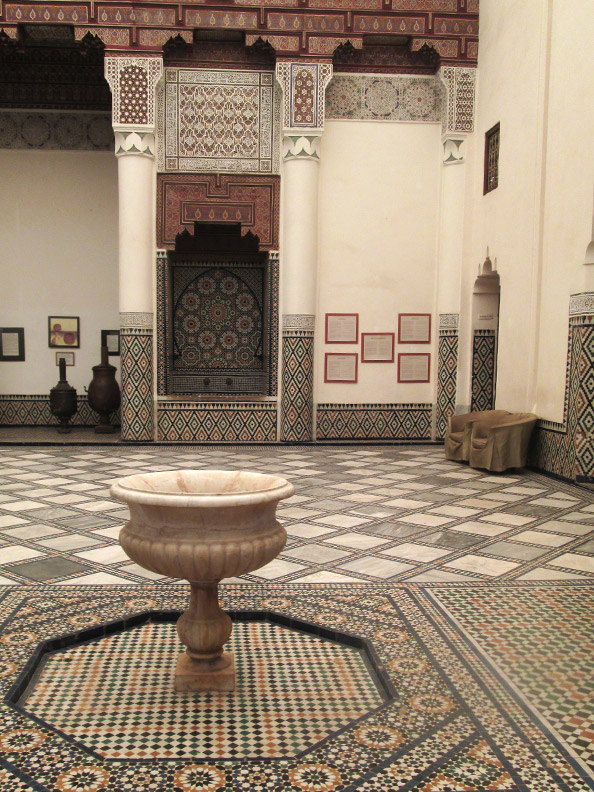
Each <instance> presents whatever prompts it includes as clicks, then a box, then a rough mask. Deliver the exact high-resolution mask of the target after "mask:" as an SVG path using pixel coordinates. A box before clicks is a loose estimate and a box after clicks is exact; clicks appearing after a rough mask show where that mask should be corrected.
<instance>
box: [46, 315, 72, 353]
mask: <svg viewBox="0 0 594 792" xmlns="http://www.w3.org/2000/svg"><path fill="white" fill-rule="evenodd" d="M47 334H48V339H47V341H48V346H49V347H50V349H62V348H63V347H68V348H69V349H80V317H78V316H48V318H47Z"/></svg>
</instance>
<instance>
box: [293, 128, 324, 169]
mask: <svg viewBox="0 0 594 792" xmlns="http://www.w3.org/2000/svg"><path fill="white" fill-rule="evenodd" d="M321 139H322V136H321V135H299V134H292V135H289V134H285V135H283V161H284V162H289V161H290V160H294V159H300V160H301V159H310V160H314V161H315V162H319V161H320V152H319V148H320V141H321Z"/></svg>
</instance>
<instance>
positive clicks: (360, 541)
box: [323, 533, 391, 550]
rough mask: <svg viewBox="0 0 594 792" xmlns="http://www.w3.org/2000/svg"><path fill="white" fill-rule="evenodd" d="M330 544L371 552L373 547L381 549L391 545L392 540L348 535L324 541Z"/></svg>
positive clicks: (364, 535) (362, 535)
mask: <svg viewBox="0 0 594 792" xmlns="http://www.w3.org/2000/svg"><path fill="white" fill-rule="evenodd" d="M323 541H324V542H328V544H336V545H340V546H341V547H352V548H353V549H355V550H369V549H371V548H372V547H379V546H380V545H383V544H389V543H390V541H391V540H390V539H381V538H379V537H377V536H369V534H362V533H361V534H358V533H347V534H342V535H341V536H334V537H330V538H328V539H324V540H323Z"/></svg>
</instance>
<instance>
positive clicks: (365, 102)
mask: <svg viewBox="0 0 594 792" xmlns="http://www.w3.org/2000/svg"><path fill="white" fill-rule="evenodd" d="M326 117H327V118H329V119H334V118H352V119H359V120H380V121H416V122H421V121H422V122H431V123H435V122H439V121H440V120H441V105H440V99H439V86H438V85H437V83H436V80H435V77H410V76H407V75H384V74H382V75H379V74H378V75H362V74H361V75H344V74H335V75H334V76H333V78H332V80H331V81H330V84H329V85H328V88H327V90H326Z"/></svg>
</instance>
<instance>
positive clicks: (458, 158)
mask: <svg viewBox="0 0 594 792" xmlns="http://www.w3.org/2000/svg"><path fill="white" fill-rule="evenodd" d="M441 144H442V147H443V152H442V158H441V162H442V165H458V164H460V163H462V162H464V161H465V160H466V135H465V134H464V133H462V132H446V134H445V135H442V137H441Z"/></svg>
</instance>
